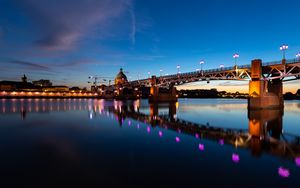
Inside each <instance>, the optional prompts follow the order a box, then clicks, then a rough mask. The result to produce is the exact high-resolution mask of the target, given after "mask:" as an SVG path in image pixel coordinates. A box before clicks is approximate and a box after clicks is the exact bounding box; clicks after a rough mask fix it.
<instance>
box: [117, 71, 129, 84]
mask: <svg viewBox="0 0 300 188" xmlns="http://www.w3.org/2000/svg"><path fill="white" fill-rule="evenodd" d="M126 82H128V81H127V77H126V75H125V74H124V73H123V69H122V68H121V69H120V72H119V73H118V74H117V76H116V78H115V84H116V85H118V84H124V83H126Z"/></svg>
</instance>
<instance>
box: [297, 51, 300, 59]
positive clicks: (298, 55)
mask: <svg viewBox="0 0 300 188" xmlns="http://www.w3.org/2000/svg"><path fill="white" fill-rule="evenodd" d="M296 58H297V60H300V52H298V53H296Z"/></svg>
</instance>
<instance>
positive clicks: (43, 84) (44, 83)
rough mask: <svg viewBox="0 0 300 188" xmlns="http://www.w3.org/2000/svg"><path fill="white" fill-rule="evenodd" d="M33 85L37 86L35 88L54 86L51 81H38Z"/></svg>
mask: <svg viewBox="0 0 300 188" xmlns="http://www.w3.org/2000/svg"><path fill="white" fill-rule="evenodd" d="M32 83H33V84H34V85H35V86H41V87H49V86H52V82H50V80H43V79H41V80H37V81H32Z"/></svg>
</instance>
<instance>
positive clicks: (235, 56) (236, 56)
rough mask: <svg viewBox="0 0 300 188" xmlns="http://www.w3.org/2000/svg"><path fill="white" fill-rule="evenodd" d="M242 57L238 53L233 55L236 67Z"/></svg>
mask: <svg viewBox="0 0 300 188" xmlns="http://www.w3.org/2000/svg"><path fill="white" fill-rule="evenodd" d="M239 57H240V55H239V54H238V53H235V54H233V58H234V65H235V66H236V61H237V58H239Z"/></svg>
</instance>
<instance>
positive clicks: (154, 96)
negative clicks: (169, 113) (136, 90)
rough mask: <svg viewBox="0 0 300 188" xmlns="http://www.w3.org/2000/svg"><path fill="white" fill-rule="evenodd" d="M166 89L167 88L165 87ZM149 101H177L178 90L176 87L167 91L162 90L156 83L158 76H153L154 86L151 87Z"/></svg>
mask: <svg viewBox="0 0 300 188" xmlns="http://www.w3.org/2000/svg"><path fill="white" fill-rule="evenodd" d="M164 90H166V89H165V88H164ZM149 102H154V103H155V102H177V91H176V88H175V87H170V88H169V89H168V90H167V91H164V92H160V88H159V86H157V84H156V77H155V76H153V77H152V86H151V88H150V96H149Z"/></svg>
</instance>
